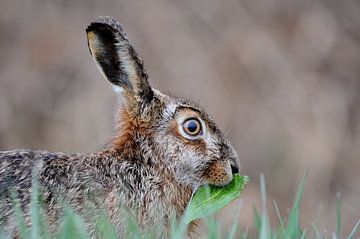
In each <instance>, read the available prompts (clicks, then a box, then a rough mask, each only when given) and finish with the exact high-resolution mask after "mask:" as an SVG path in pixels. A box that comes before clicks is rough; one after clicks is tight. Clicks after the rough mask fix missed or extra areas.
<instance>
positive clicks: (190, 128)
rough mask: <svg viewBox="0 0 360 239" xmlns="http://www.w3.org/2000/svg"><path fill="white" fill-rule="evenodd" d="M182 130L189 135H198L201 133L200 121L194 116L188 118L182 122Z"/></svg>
mask: <svg viewBox="0 0 360 239" xmlns="http://www.w3.org/2000/svg"><path fill="white" fill-rule="evenodd" d="M183 129H184V132H185V133H186V134H188V135H190V136H193V137H194V136H198V135H200V134H201V133H202V129H201V123H200V121H199V120H198V119H196V118H190V119H187V120H185V121H184V123H183Z"/></svg>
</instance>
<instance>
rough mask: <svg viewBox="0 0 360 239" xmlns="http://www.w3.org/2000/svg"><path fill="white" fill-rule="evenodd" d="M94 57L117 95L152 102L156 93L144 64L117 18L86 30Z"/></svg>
mask: <svg viewBox="0 0 360 239" xmlns="http://www.w3.org/2000/svg"><path fill="white" fill-rule="evenodd" d="M86 34H87V40H88V46H89V50H90V53H91V55H92V56H93V58H94V60H95V62H96V63H97V65H98V66H99V68H100V70H101V72H102V73H103V75H104V76H105V78H107V79H108V80H109V81H110V82H111V83H112V84H113V86H114V89H115V91H116V92H122V91H125V93H126V96H128V97H130V98H132V99H136V100H141V101H143V102H149V101H151V99H152V97H153V94H154V93H153V91H152V89H151V87H150V85H149V83H148V75H147V73H146V70H145V67H144V63H143V60H142V59H141V58H140V57H139V56H138V54H137V53H136V51H135V50H134V48H133V47H132V46H131V44H130V42H129V40H128V38H127V36H126V34H125V32H124V31H123V28H122V27H121V25H120V23H119V22H118V21H116V20H115V19H114V18H113V17H99V18H97V19H96V21H95V22H92V23H91V24H90V26H88V27H87V29H86Z"/></svg>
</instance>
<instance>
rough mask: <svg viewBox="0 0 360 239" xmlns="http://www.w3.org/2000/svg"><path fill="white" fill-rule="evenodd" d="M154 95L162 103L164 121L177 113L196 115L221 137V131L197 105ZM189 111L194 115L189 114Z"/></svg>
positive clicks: (188, 101) (163, 95) (162, 95)
mask: <svg viewBox="0 0 360 239" xmlns="http://www.w3.org/2000/svg"><path fill="white" fill-rule="evenodd" d="M156 94H157V95H158V97H159V98H160V99H161V101H162V102H163V110H162V115H163V118H164V119H167V120H169V119H171V118H173V117H174V116H175V115H176V113H177V112H181V113H183V114H186V115H190V116H191V115H192V116H194V115H197V116H198V117H200V118H201V119H202V120H203V121H204V122H205V124H206V126H207V127H208V128H209V129H210V131H211V132H212V133H215V134H219V136H220V135H221V130H220V129H219V128H218V127H217V125H216V124H215V122H214V120H213V119H212V118H211V117H210V116H209V115H208V114H207V113H206V112H205V111H204V110H203V109H202V108H201V107H200V106H199V105H198V104H196V103H194V102H192V101H190V100H187V99H183V98H176V97H171V96H168V95H165V94H163V93H161V92H159V91H156ZM191 111H192V112H193V113H194V114H189V112H191Z"/></svg>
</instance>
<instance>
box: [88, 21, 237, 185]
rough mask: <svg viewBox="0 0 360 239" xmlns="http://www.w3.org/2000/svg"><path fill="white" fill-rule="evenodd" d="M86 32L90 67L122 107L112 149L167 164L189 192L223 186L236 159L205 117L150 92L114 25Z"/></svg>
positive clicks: (184, 104) (186, 105) (186, 103)
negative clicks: (97, 71)
mask: <svg viewBox="0 0 360 239" xmlns="http://www.w3.org/2000/svg"><path fill="white" fill-rule="evenodd" d="M86 32H87V38H88V45H89V48H90V52H91V54H92V56H93V58H94V60H95V62H96V63H97V64H98V66H99V68H100V70H101V72H102V73H103V75H104V76H105V78H106V79H107V80H108V81H109V82H110V83H111V84H112V85H113V88H114V90H115V92H116V93H117V94H118V95H119V98H120V99H121V100H120V101H121V102H122V103H121V106H120V110H119V117H120V122H121V123H120V127H119V129H118V132H117V136H116V137H115V139H114V141H113V147H114V148H115V149H118V150H121V151H125V152H126V153H127V154H131V155H132V157H133V158H135V159H138V160H144V161H145V162H147V163H149V164H151V163H162V164H165V165H167V167H168V168H169V170H170V171H171V172H173V174H174V176H175V178H176V180H177V181H179V182H181V183H184V184H186V185H189V186H192V187H196V186H199V185H202V184H206V183H209V184H213V185H218V186H222V185H226V184H228V183H229V182H230V181H231V180H232V177H233V173H236V172H238V170H239V167H240V165H239V160H238V156H237V154H236V152H235V150H234V149H233V147H232V146H231V144H230V143H229V141H227V140H226V139H225V138H224V136H223V134H222V132H221V130H220V129H219V128H218V127H217V126H216V124H215V123H214V121H213V120H212V119H211V118H210V117H209V115H208V114H207V113H206V112H204V110H202V109H201V108H200V107H199V106H198V105H196V104H195V103H193V102H191V101H189V100H185V99H180V98H174V97H170V96H168V95H164V94H162V93H160V92H159V91H157V90H155V89H153V88H151V86H150V85H149V82H148V75H147V73H146V71H145V68H144V65H143V61H142V59H141V58H140V57H139V56H138V55H137V53H136V52H135V50H134V48H133V47H132V46H131V45H130V43H129V41H128V39H127V36H126V34H125V33H124V31H123V29H122V27H121V26H120V24H119V23H118V22H117V21H116V20H114V19H113V18H111V17H102V18H99V20H97V21H96V22H93V23H92V24H91V25H90V26H89V27H88V28H87V30H86Z"/></svg>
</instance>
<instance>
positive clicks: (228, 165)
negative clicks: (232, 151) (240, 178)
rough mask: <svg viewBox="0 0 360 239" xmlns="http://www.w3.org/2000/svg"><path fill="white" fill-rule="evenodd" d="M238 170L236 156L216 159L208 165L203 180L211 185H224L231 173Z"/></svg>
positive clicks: (229, 179) (231, 176) (228, 181)
mask: <svg viewBox="0 0 360 239" xmlns="http://www.w3.org/2000/svg"><path fill="white" fill-rule="evenodd" d="M239 170H240V166H239V164H238V159H237V158H229V159H224V160H217V161H215V162H213V163H212V164H211V165H210V166H209V167H208V169H207V173H206V175H205V181H206V183H208V184H211V185H215V186H225V185H227V184H229V183H230V182H231V180H232V179H233V175H234V174H235V173H238V172H239Z"/></svg>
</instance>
